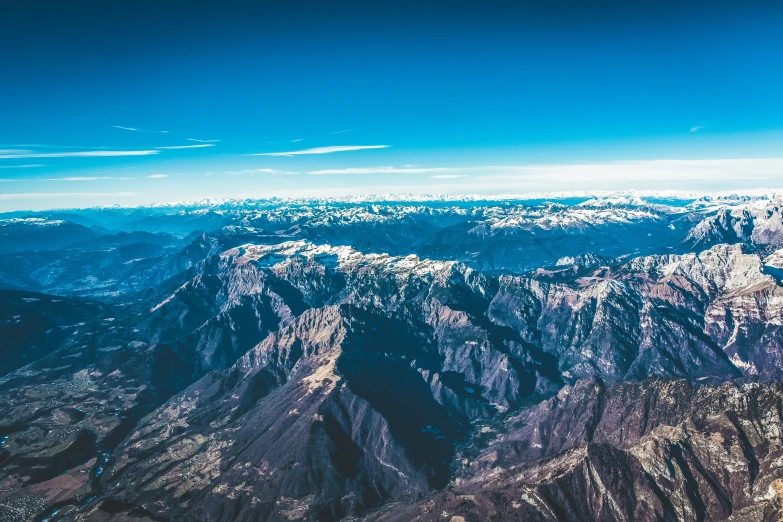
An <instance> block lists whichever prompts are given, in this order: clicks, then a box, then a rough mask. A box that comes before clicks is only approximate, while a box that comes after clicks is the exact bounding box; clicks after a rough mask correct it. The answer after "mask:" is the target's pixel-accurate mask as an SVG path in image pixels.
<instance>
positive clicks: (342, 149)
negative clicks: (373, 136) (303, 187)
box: [251, 145, 389, 156]
mask: <svg viewBox="0 0 783 522" xmlns="http://www.w3.org/2000/svg"><path fill="white" fill-rule="evenodd" d="M387 148H389V145H342V146H332V147H315V148H312V149H304V150H292V151H289V152H263V153H260V154H251V156H301V155H305V154H331V153H333V152H347V151H351V150H366V149H387Z"/></svg>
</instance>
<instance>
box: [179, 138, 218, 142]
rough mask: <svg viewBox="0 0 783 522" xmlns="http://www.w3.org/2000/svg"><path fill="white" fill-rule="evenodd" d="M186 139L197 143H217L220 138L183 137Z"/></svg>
mask: <svg viewBox="0 0 783 522" xmlns="http://www.w3.org/2000/svg"><path fill="white" fill-rule="evenodd" d="M185 139H186V140H188V141H196V142H198V143H217V142H219V141H220V140H197V139H196V138H185Z"/></svg>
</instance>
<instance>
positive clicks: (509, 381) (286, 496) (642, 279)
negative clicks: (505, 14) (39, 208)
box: [0, 193, 783, 522]
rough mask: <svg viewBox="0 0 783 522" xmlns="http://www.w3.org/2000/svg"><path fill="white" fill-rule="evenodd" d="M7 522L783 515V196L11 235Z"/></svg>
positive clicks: (255, 207) (47, 216)
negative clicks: (43, 521) (34, 521)
mask: <svg viewBox="0 0 783 522" xmlns="http://www.w3.org/2000/svg"><path fill="white" fill-rule="evenodd" d="M0 238H2V241H0V244H2V247H1V248H0V311H1V312H2V315H0V342H2V343H3V346H4V350H3V352H2V353H3V354H4V355H5V357H4V358H3V359H2V361H0V520H47V521H55V520H89V521H117V522H120V521H123V522H128V521H158V520H204V521H207V520H238V521H251V520H269V521H278V520H280V521H285V520H318V521H336V520H367V521H371V520H372V521H375V520H378V521H380V520H390V521H391V520H394V521H408V520H423V521H429V520H431V521H435V520H438V521H442V520H446V521H451V522H466V521H470V522H472V521H483V520H497V521H500V520H525V521H527V520H533V521H538V520H540V521H555V520H558V521H559V520H569V521H570V520H573V521H581V520H606V521H626V520H628V521H629V520H651V521H652V520H663V521H674V520H694V521H707V520H731V521H748V522H750V521H757V520H770V521H772V520H780V519H781V517H783V438H782V436H781V434H782V433H783V279H782V277H783V199H781V197H780V196H778V195H776V194H745V195H743V194H735V195H720V196H718V195H711V196H710V195H707V196H698V195H688V196H685V195H678V194H671V193H661V194H652V193H651V194H644V195H639V194H606V195H601V196H589V195H574V194H571V195H567V196H565V197H544V196H542V195H537V196H531V197H525V198H522V197H517V198H514V197H503V198H495V199H491V198H488V199H479V198H463V199H458V198H451V197H443V198H429V199H425V198H396V199H390V198H386V199H384V198H381V197H368V198H364V199H357V198H351V199H350V200H229V201H204V202H196V203H179V204H172V205H164V206H155V207H127V208H125V207H116V208H111V207H108V208H95V209H81V210H78V209H68V210H61V211H52V212H37V213H33V212H30V213H23V212H21V213H20V212H16V213H13V214H9V215H4V216H0Z"/></svg>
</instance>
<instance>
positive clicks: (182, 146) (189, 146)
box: [155, 143, 215, 150]
mask: <svg viewBox="0 0 783 522" xmlns="http://www.w3.org/2000/svg"><path fill="white" fill-rule="evenodd" d="M214 146H215V145H214V144H212V143H201V144H199V145H172V146H170V147H155V148H156V149H165V150H178V149H203V148H204V147H214Z"/></svg>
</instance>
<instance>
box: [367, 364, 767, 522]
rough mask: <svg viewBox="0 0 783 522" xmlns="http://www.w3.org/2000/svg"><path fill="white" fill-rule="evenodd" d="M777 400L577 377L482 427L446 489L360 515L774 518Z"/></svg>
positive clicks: (762, 388)
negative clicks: (483, 434)
mask: <svg viewBox="0 0 783 522" xmlns="http://www.w3.org/2000/svg"><path fill="white" fill-rule="evenodd" d="M782 399H783V388H781V386H780V385H779V384H774V385H758V384H745V385H736V384H724V385H721V386H718V387H712V386H703V387H700V388H694V387H693V386H692V385H690V384H688V383H687V382H685V381H668V382H666V381H660V380H658V381H645V382H644V383H639V384H619V385H615V386H612V387H606V386H605V385H604V384H603V383H602V382H601V381H599V380H596V379H591V380H584V381H579V382H578V383H577V384H576V385H575V386H573V387H571V386H568V387H565V388H563V389H562V390H561V391H560V393H559V394H558V395H557V396H556V397H553V398H551V399H549V400H548V401H545V402H543V403H541V404H540V405H539V406H537V407H534V408H531V409H530V410H527V411H525V412H523V413H522V414H521V415H519V416H513V417H509V418H508V419H506V420H505V422H503V423H500V424H497V425H493V426H492V427H491V428H488V429H487V430H486V431H487V433H488V434H489V437H488V440H487V442H486V443H485V444H486V447H485V448H484V449H483V450H482V451H481V452H479V453H478V454H475V455H470V457H465V458H463V459H462V465H463V467H462V470H460V471H458V472H457V477H456V479H455V480H454V482H453V483H452V485H451V486H450V487H449V488H447V490H446V491H444V492H441V493H437V494H435V495H433V496H431V497H429V498H428V499H426V500H425V501H422V502H420V503H418V504H416V505H414V506H409V507H405V508H401V507H399V506H397V507H396V508H387V509H385V510H382V511H380V512H378V513H376V514H373V515H370V516H368V519H371V520H411V519H413V518H416V517H418V518H417V519H418V520H442V519H444V518H445V519H446V520H449V519H451V520H454V517H457V520H460V519H462V520H480V519H481V520H778V518H777V517H778V516H779V514H780V501H781V499H780V496H779V490H780V473H781V469H780V457H781V455H783V447H781V441H780V426H781V421H782V420H783V419H782V418H781V413H780V412H781V400H782ZM459 517H461V518H459Z"/></svg>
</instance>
